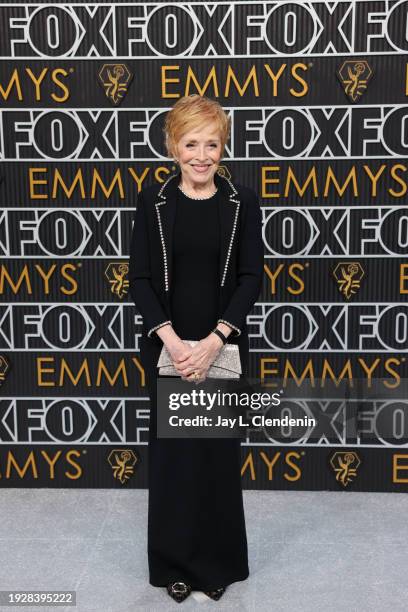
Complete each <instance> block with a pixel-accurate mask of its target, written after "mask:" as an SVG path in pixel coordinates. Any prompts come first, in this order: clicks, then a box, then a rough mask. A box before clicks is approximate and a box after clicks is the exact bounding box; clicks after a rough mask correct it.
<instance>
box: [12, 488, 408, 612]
mask: <svg viewBox="0 0 408 612" xmlns="http://www.w3.org/2000/svg"><path fill="white" fill-rule="evenodd" d="M244 503H245V515H246V523H247V535H248V546H249V566H250V572H251V574H250V577H249V579H248V580H246V581H244V582H239V583H235V584H233V585H230V586H229V587H228V589H227V591H226V593H225V594H224V596H223V597H222V599H221V600H220V601H219V602H214V601H213V600H210V599H209V598H207V597H206V596H205V595H203V594H201V593H199V592H193V593H192V594H191V595H190V597H189V598H188V599H187V600H186V601H184V602H183V603H181V604H177V603H176V602H173V601H172V600H171V599H170V598H169V596H168V595H167V593H166V591H165V589H164V588H157V587H152V586H150V585H149V583H148V580H147V556H146V552H145V551H146V521H147V491H146V490H134V489H133V490H132V489H129V490H108V489H103V490H94V489H92V490H91V489H82V490H72V489H2V492H1V496H0V517H1V521H0V540H1V546H0V568H1V569H0V590H3V591H4V590H17V589H21V590H29V589H36V590H75V591H76V594H77V605H76V607H68V606H65V607H63V608H62V607H60V606H58V609H60V610H61V609H64V610H66V611H67V612H70V611H71V610H75V611H76V612H92V611H98V612H130V611H132V612H135V611H139V610H140V611H143V612H145V611H146V612H147V611H152V612H153V611H156V610H157V611H160V610H169V611H171V610H203V611H204V610H217V611H218V610H220V611H221V610H237V611H239V610H242V611H244V610H248V611H251V612H252V611H254V612H255V611H257V612H258V611H263V610H265V611H268V612H269V611H271V610H273V611H274V612H297V611H301V612H309V611H310V612H312V611H313V612H320V611H321V612H330V611H335V612H343V611H344V612H354V611H356V612H361V611H365V610H367V611H368V610H369V611H370V612H376V611H378V612H380V611H381V612H383V611H386V610H392V611H393V612H399V611H401V612H402V611H404V612H405V611H406V610H407V609H408V580H407V568H408V525H407V523H408V519H407V516H408V496H407V495H404V494H397V493H355V492H352V493H349V492H343V491H339V492H327V491H324V492H286V491H244ZM1 609H2V610H3V609H4V610H24V611H25V612H29V611H33V612H34V611H35V612H39V611H40V610H51V609H52V608H50V607H44V606H35V607H34V606H24V607H15V606H14V607H7V606H1ZM54 609H55V608H54Z"/></svg>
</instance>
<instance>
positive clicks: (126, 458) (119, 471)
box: [108, 448, 139, 484]
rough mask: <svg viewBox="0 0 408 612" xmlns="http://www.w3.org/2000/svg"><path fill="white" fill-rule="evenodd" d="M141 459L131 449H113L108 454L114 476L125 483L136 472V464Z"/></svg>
mask: <svg viewBox="0 0 408 612" xmlns="http://www.w3.org/2000/svg"><path fill="white" fill-rule="evenodd" d="M138 461H139V459H138V458H137V457H136V455H135V453H134V452H133V451H131V450H129V449H118V448H116V449H113V450H112V452H111V453H109V456H108V462H109V465H110V466H111V468H112V473H113V477H114V478H116V480H119V482H120V483H121V484H124V483H125V482H127V481H128V480H129V478H130V477H131V476H133V475H134V473H135V465H136V463H137V462H138Z"/></svg>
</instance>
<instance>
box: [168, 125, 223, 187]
mask: <svg viewBox="0 0 408 612" xmlns="http://www.w3.org/2000/svg"><path fill="white" fill-rule="evenodd" d="M175 157H176V158H177V159H178V161H179V164H180V169H181V172H182V175H183V182H184V183H187V184H191V185H197V186H198V185H200V186H201V187H204V186H205V185H212V184H213V183H214V181H213V178H214V174H215V173H216V172H217V169H218V165H219V162H220V159H221V137H220V133H219V127H218V125H217V123H216V122H213V123H208V124H206V125H205V126H204V127H202V128H200V129H197V130H192V131H190V132H186V133H185V134H184V135H183V136H182V137H181V138H180V140H179V141H178V143H177V144H176V146H175Z"/></svg>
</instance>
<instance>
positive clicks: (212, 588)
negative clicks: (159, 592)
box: [149, 571, 250, 592]
mask: <svg viewBox="0 0 408 612" xmlns="http://www.w3.org/2000/svg"><path fill="white" fill-rule="evenodd" d="M249 574H250V572H249V571H248V572H246V574H245V575H243V576H241V577H238V578H236V577H234V578H232V577H231V578H230V579H229V580H230V582H228V581H227V582H226V583H225V584H210V585H207V586H202V585H201V586H197V585H196V584H190V583H188V584H190V586H191V589H192V590H193V591H201V592H204V591H215V589H219V588H221V587H227V586H229V585H230V584H234V582H242V581H243V580H246V579H247V578H248V577H249ZM179 581H180V582H185V580H184V579H183V578H180V577H178V578H174V579H171V580H167V582H163V581H162V580H157V581H156V580H151V579H149V584H150V585H151V586H154V587H167V585H168V584H170V583H173V582H179Z"/></svg>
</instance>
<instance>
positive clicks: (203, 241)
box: [141, 190, 249, 591]
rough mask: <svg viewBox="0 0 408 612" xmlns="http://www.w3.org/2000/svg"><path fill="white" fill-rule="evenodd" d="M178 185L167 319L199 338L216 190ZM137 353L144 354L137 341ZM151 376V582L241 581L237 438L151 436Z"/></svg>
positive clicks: (211, 294)
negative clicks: (201, 195)
mask: <svg viewBox="0 0 408 612" xmlns="http://www.w3.org/2000/svg"><path fill="white" fill-rule="evenodd" d="M178 192H179V193H178V196H177V210H176V221H175V226H174V251H173V257H174V260H173V279H172V294H171V299H172V323H173V327H174V329H175V331H176V332H177V334H178V335H179V336H180V338H182V339H188V340H200V339H201V338H204V337H205V336H207V335H208V334H209V333H210V332H211V330H212V329H213V328H214V327H215V326H216V324H217V299H218V296H217V291H218V286H219V277H218V269H219V267H218V261H219V259H218V258H219V224H218V210H217V207H218V194H215V195H214V196H212V197H211V198H207V199H205V200H195V199H192V198H189V197H187V196H185V195H184V194H183V193H182V192H181V191H180V190H178ZM186 298H187V299H186ZM158 352H159V351H157V358H158ZM141 353H142V360H143V358H144V355H143V343H142V345H141ZM145 357H146V359H147V358H148V352H147V351H146V352H145ZM154 359H156V356H155V357H154ZM146 365H148V366H149V367H147V368H146V372H152V371H154V370H153V367H154V366H155V364H154V363H150V364H146ZM149 378H150V380H148V381H147V383H148V386H149V390H150V431H149V436H150V440H149V509H148V562H149V579H150V580H149V581H150V584H152V585H154V586H166V585H167V584H168V583H169V582H175V581H183V582H186V583H188V584H190V585H191V586H192V588H193V589H195V590H201V591H204V590H210V589H216V588H219V587H221V586H226V585H228V584H231V583H232V582H235V581H238V580H244V579H245V578H247V577H248V575H249V569H248V551H247V538H246V530H245V517H244V507H243V499H242V484H241V472H240V470H241V453H240V439H239V438H232V439H231V438H225V439H224V438H222V439H221V438H217V439H210V438H195V439H194V438H190V439H188V438H185V439H170V438H157V434H156V409H157V407H156V389H155V387H156V380H152V379H151V376H149ZM191 384H192V385H193V383H191Z"/></svg>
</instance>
